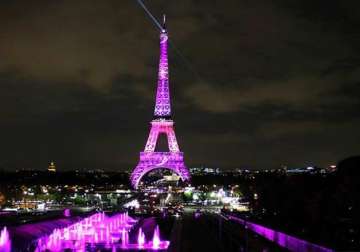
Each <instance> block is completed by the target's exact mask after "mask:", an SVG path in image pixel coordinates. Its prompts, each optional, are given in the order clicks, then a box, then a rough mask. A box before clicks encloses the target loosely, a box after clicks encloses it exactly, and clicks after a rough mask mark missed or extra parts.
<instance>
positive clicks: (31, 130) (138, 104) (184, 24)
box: [0, 0, 360, 170]
mask: <svg viewBox="0 0 360 252" xmlns="http://www.w3.org/2000/svg"><path fill="white" fill-rule="evenodd" d="M145 3H146V4H147V6H148V8H149V9H150V10H151V11H152V12H153V14H154V15H155V16H156V17H157V18H159V19H160V18H161V14H162V13H166V14H167V20H168V22H167V24H168V25H167V26H168V30H169V36H170V39H171V40H172V42H173V43H174V45H175V46H176V48H177V50H175V49H174V47H170V49H169V54H170V56H169V57H170V59H169V60H170V85H171V92H172V93H171V95H172V105H173V111H174V113H173V119H174V120H175V122H176V133H177V138H178V141H179V144H180V148H181V149H182V150H183V151H184V152H185V159H186V163H187V165H188V166H190V167H192V166H196V165H200V164H204V165H208V166H219V167H221V168H226V169H228V168H236V167H252V168H273V167H278V166H279V165H282V164H286V165H289V166H303V165H319V166H328V165H331V164H333V163H336V162H337V161H338V160H340V159H342V158H344V157H347V156H350V155H355V154H358V153H359V148H360V130H359V129H360V110H359V108H360V28H359V27H360V15H359V13H360V1H359V0H353V1H351V0H347V1H343V0H338V1H335V0H326V1H325V0H284V1H281V0H225V1H224V0H216V1H215V0H214V1H205V0H182V1H174V0H172V1H169V0H168V1H166V0H152V1H145ZM158 35H159V34H158V30H157V28H156V27H155V26H154V25H153V23H152V22H151V20H150V19H149V17H148V16H146V14H145V12H144V11H143V10H142V9H141V7H139V5H138V4H137V3H136V1H135V0H116V1H90V0H84V1H77V0H68V1H14V0H2V1H1V3H0V153H1V154H0V168H3V169H21V168H33V169H45V168H46V167H47V163H48V161H50V160H54V161H56V162H57V165H58V169H60V170H65V169H76V168H88V169H94V168H103V169H106V170H124V169H132V168H133V167H135V165H136V163H137V161H138V155H139V151H141V150H142V149H143V148H144V145H145V142H146V139H147V136H148V132H149V126H150V125H149V121H150V120H151V119H152V113H153V106H154V105H153V104H154V96H155V87H156V79H157V63H158V53H159V46H158V40H159V36H158Z"/></svg>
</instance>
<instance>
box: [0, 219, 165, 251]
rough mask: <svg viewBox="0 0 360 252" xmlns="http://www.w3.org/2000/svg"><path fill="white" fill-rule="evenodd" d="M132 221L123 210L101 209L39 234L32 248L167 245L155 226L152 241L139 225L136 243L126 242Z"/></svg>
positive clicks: (145, 247)
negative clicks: (108, 213) (109, 211)
mask: <svg viewBox="0 0 360 252" xmlns="http://www.w3.org/2000/svg"><path fill="white" fill-rule="evenodd" d="M136 222H137V221H136V220H134V219H133V218H131V217H130V216H128V215H127V213H124V214H118V215H114V216H111V217H108V216H106V215H105V214H104V213H97V214H94V215H91V216H90V217H88V218H85V219H83V220H81V221H79V222H77V223H74V224H72V225H70V226H68V227H65V228H61V229H54V231H53V232H52V233H51V234H50V235H49V236H44V237H41V238H39V239H38V240H37V248H36V252H43V251H52V252H60V251H64V250H67V249H69V250H72V251H85V248H86V246H87V245H91V246H95V245H100V246H104V247H106V248H109V249H110V248H111V249H112V250H113V251H116V249H117V248H120V249H122V250H129V249H144V250H151V249H153V247H154V244H156V246H155V247H156V249H166V248H167V247H168V246H169V244H170V242H169V241H162V240H160V236H159V234H160V230H159V229H158V227H157V229H156V230H155V231H154V237H157V238H156V240H155V243H154V242H148V243H147V242H146V240H145V234H144V233H143V231H142V230H141V228H140V229H139V233H138V240H137V243H130V242H129V231H130V230H131V229H132V228H133V227H134V225H135V223H136ZM1 237H3V235H2V236H1ZM154 239H155V238H154ZM0 248H1V247H0ZM0 252H10V250H1V249H0Z"/></svg>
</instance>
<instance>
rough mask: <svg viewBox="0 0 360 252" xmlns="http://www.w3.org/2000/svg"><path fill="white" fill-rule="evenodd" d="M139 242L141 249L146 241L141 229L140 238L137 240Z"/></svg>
mask: <svg viewBox="0 0 360 252" xmlns="http://www.w3.org/2000/svg"><path fill="white" fill-rule="evenodd" d="M137 242H138V244H139V247H143V246H144V244H145V242H146V240H145V234H144V232H143V231H142V229H141V228H139V233H138V238H137Z"/></svg>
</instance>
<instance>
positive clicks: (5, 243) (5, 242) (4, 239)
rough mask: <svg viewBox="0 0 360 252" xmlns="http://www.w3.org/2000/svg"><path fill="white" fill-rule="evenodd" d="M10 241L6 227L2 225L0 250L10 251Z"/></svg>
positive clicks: (0, 251) (3, 251)
mask: <svg viewBox="0 0 360 252" xmlns="http://www.w3.org/2000/svg"><path fill="white" fill-rule="evenodd" d="M10 251H11V241H10V236H9V232H8V231H7V228H6V227H4V228H3V229H2V230H1V232H0V252H10Z"/></svg>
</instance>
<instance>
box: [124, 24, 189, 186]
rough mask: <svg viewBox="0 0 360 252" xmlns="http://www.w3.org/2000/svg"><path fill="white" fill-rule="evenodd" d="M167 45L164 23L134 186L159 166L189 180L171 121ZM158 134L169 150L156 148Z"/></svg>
mask: <svg viewBox="0 0 360 252" xmlns="http://www.w3.org/2000/svg"><path fill="white" fill-rule="evenodd" d="M167 46H168V34H167V30H166V28H165V25H164V26H163V29H162V30H161V32H160V61H159V72H158V83H157V91H156V101H155V109H154V120H152V121H151V130H150V134H149V137H148V140H147V142H146V145H145V149H144V151H143V152H140V161H139V163H138V165H137V166H136V168H135V169H134V170H133V172H132V174H131V178H130V179H131V184H132V186H133V187H134V188H137V187H138V185H139V183H140V180H141V178H142V177H143V176H144V175H145V174H146V173H148V172H150V171H152V170H154V169H159V168H165V169H169V170H172V171H174V172H175V173H176V174H177V175H179V176H180V178H181V179H182V180H183V181H187V180H189V179H190V174H189V171H188V169H187V167H186V166H185V163H184V153H183V152H181V151H180V149H179V145H178V143H177V140H176V135H175V131H174V121H173V120H171V103H170V91H169V67H168V55H167ZM160 134H165V135H166V136H167V142H168V147H169V151H168V152H157V151H155V147H156V143H157V141H158V137H159V135H160Z"/></svg>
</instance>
